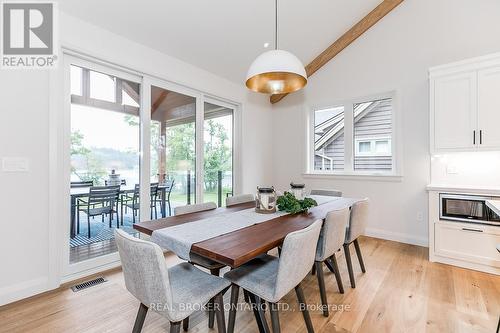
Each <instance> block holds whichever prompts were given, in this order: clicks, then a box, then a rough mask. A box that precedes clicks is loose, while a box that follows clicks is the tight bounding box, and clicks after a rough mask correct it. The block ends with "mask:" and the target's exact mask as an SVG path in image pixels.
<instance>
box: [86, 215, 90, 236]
mask: <svg viewBox="0 0 500 333" xmlns="http://www.w3.org/2000/svg"><path fill="white" fill-rule="evenodd" d="M87 227H88V234H89V238H90V216H89V214H87Z"/></svg>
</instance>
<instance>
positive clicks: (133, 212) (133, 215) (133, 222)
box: [132, 208, 135, 224]
mask: <svg viewBox="0 0 500 333" xmlns="http://www.w3.org/2000/svg"><path fill="white" fill-rule="evenodd" d="M132 224H135V209H133V208H132Z"/></svg>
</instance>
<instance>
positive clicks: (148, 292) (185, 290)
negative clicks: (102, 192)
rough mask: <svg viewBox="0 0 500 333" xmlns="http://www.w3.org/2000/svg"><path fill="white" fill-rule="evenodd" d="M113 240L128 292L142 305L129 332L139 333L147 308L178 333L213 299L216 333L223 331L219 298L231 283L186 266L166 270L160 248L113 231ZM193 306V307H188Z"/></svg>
mask: <svg viewBox="0 0 500 333" xmlns="http://www.w3.org/2000/svg"><path fill="white" fill-rule="evenodd" d="M115 240H116V244H117V246H118V252H119V254H120V259H121V262H122V268H123V276H124V278H125V286H126V288H127V290H128V291H129V292H130V293H131V294H132V295H134V297H135V298H137V299H138V300H139V301H140V302H141V304H140V306H139V312H138V313H137V317H136V320H135V324H134V328H133V330H132V332H134V333H138V332H141V330H142V326H143V324H144V319H145V318H146V313H147V312H148V310H149V309H151V310H153V311H155V312H157V313H159V314H161V315H163V316H165V317H166V318H167V319H168V320H169V321H170V332H171V333H178V332H180V327H181V326H180V325H181V322H182V321H183V320H187V318H189V316H190V315H191V314H192V313H193V312H194V311H195V310H196V309H197V308H198V307H201V306H203V305H205V304H207V303H208V302H209V301H210V300H211V299H215V302H216V304H217V306H216V307H214V311H215V312H216V314H217V327H218V331H219V333H225V332H226V327H225V326H226V325H225V321H224V304H223V300H222V295H223V294H224V292H225V291H226V290H227V289H228V288H229V286H230V282H229V281H227V280H225V279H223V278H220V277H217V276H213V275H210V274H207V273H205V272H203V271H201V270H200V269H198V268H196V267H194V266H193V265H190V264H188V263H181V264H178V265H176V266H173V267H170V268H168V267H167V264H166V263H165V258H164V257H163V252H162V250H161V248H160V247H159V246H158V245H157V244H154V243H151V242H147V241H144V240H141V239H138V238H135V237H132V236H130V235H129V234H127V233H126V232H124V231H122V230H117V229H115ZM188 305H192V306H188Z"/></svg>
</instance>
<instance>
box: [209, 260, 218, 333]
mask: <svg viewBox="0 0 500 333" xmlns="http://www.w3.org/2000/svg"><path fill="white" fill-rule="evenodd" d="M210 274H212V275H215V276H219V275H220V268H213V269H211V270H210ZM213 302H214V299H211V300H210V302H208V304H209V307H208V327H209V328H213V327H214V322H215V312H214V307H213V304H214V303H213Z"/></svg>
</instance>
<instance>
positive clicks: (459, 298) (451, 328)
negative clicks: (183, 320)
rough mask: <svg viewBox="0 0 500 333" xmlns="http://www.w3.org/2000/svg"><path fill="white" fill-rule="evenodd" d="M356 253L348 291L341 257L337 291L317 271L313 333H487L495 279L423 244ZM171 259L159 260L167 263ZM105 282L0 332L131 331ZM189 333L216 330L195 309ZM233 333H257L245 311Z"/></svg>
mask: <svg viewBox="0 0 500 333" xmlns="http://www.w3.org/2000/svg"><path fill="white" fill-rule="evenodd" d="M361 249H362V251H363V254H364V258H365V263H366V267H367V272H366V274H362V273H361V271H360V269H359V265H358V264H357V259H356V257H355V255H353V262H354V263H355V270H356V271H355V273H356V281H357V287H356V289H352V288H350V286H349V282H348V281H349V278H348V275H347V271H346V265H345V258H344V257H343V256H342V255H340V256H339V258H338V259H339V266H340V269H341V274H342V278H343V281H344V286H345V289H346V293H345V294H343V295H341V294H339V293H338V291H337V285H336V283H335V278H334V277H333V275H332V274H331V273H330V272H328V271H327V270H325V277H326V284H327V289H328V299H329V303H330V305H331V306H332V307H334V306H337V307H338V311H331V313H330V317H329V318H324V317H323V316H322V315H321V312H320V311H314V312H312V313H311V316H312V319H313V324H314V327H315V329H316V332H325V333H326V332H328V333H334V332H370V333H371V332H440V333H443V332H453V333H455V332H463V333H471V332H488V333H492V332H495V330H496V325H497V322H498V318H499V314H500V276H495V275H490V274H485V273H479V272H475V271H470V270H466V269H461V268H457V267H452V266H447V265H442V264H435V263H430V262H429V261H428V260H427V248H424V247H418V246H412V245H406V244H401V243H396V242H391V241H385V240H379V239H374V238H363V239H362V240H361ZM352 252H354V251H352ZM177 261H178V259H177V258H175V257H174V256H173V255H167V262H168V263H169V264H171V263H172V264H173V263H175V262H177ZM107 278H108V279H109V281H108V282H106V283H104V284H102V285H99V286H96V287H93V288H90V289H87V290H83V291H80V292H78V293H73V292H72V291H71V290H70V289H68V288H61V289H59V290H56V291H53V292H50V293H46V294H43V295H40V296H36V297H33V298H30V299H27V300H23V301H20V302H17V303H13V304H10V305H7V306H4V307H0V332H131V330H132V326H133V322H134V319H135V315H136V312H137V308H138V302H137V301H136V300H135V299H134V298H133V297H132V296H131V295H130V294H129V293H128V292H127V291H126V290H125V288H124V283H123V277H122V274H121V272H120V271H116V272H112V273H108V274H107ZM303 288H304V293H305V295H306V298H307V301H308V303H309V304H313V305H315V304H320V300H319V292H318V286H317V280H316V277H315V276H311V275H309V276H308V277H307V278H306V279H305V281H304V283H303ZM227 298H228V295H226V299H227ZM240 301H243V300H242V297H240ZM283 301H284V302H286V303H289V304H290V310H289V311H285V312H281V314H280V321H281V325H282V332H286V333H288V332H305V326H304V323H303V320H302V316H301V315H300V312H297V311H294V310H296V298H295V294H294V293H290V294H289V295H287V296H286V297H285V299H284V300H283ZM226 319H227V316H226ZM168 326H169V324H168V322H167V320H166V319H164V318H163V317H161V316H160V315H158V314H156V313H151V312H150V313H148V315H147V318H146V322H145V325H144V329H143V332H165V331H166V330H167V329H168ZM190 332H198V333H200V332H216V330H209V329H208V328H207V316H206V314H205V313H203V312H199V313H196V314H195V315H194V316H193V317H192V318H191V328H190ZM236 332H243V333H250V332H257V327H256V324H255V321H254V318H253V315H252V313H251V312H250V311H249V310H247V311H241V312H238V314H237V317H236Z"/></svg>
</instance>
